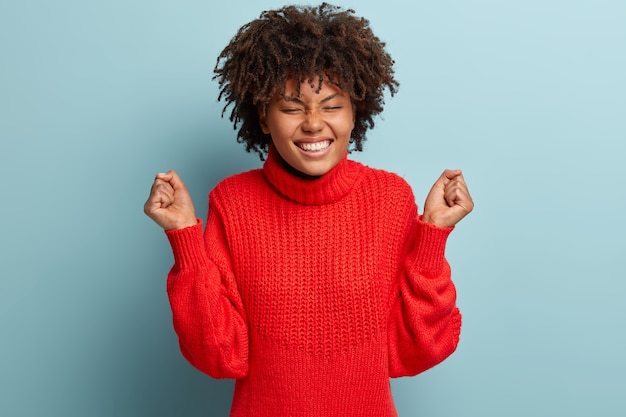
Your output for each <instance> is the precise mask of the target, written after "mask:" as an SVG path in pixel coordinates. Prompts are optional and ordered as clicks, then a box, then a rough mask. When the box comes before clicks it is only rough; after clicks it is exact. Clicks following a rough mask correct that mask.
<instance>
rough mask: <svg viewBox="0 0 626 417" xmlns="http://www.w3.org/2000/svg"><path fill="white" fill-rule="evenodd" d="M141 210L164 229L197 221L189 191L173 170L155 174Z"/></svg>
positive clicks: (186, 225) (176, 227) (180, 227)
mask: <svg viewBox="0 0 626 417" xmlns="http://www.w3.org/2000/svg"><path fill="white" fill-rule="evenodd" d="M143 211H144V213H146V215H147V216H148V217H150V218H151V219H152V220H154V222H155V223H156V224H158V225H159V226H161V227H162V228H163V229H165V230H172V229H183V228H185V227H189V226H194V225H196V224H197V223H198V220H197V218H196V214H195V210H194V208H193V202H192V201H191V196H190V195H189V191H187V187H185V184H184V183H183V181H182V180H181V179H180V177H179V176H178V174H176V172H175V171H168V172H166V173H161V174H157V175H156V178H155V179H154V183H153V184H152V188H151V189H150V196H149V197H148V200H147V201H146V204H144V206H143Z"/></svg>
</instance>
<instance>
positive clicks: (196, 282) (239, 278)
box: [167, 148, 461, 417]
mask: <svg viewBox="0 0 626 417" xmlns="http://www.w3.org/2000/svg"><path fill="white" fill-rule="evenodd" d="M451 230H452V229H451V228H447V229H442V228H438V227H435V226H433V225H429V224H426V223H424V222H422V221H420V219H419V218H418V215H417V207H416V205H415V202H414V198H413V194H412V192H411V189H410V187H409V186H408V184H407V183H406V182H405V181H404V180H402V179H401V178H400V177H398V176H397V175H395V174H391V173H388V172H385V171H381V170H375V169H372V168H369V167H366V166H364V165H361V164H359V163H357V162H354V161H352V160H349V159H347V158H344V159H343V160H342V161H341V162H340V163H339V164H338V165H337V166H336V167H335V168H333V170H331V171H330V172H329V173H327V174H326V175H324V176H323V177H321V178H319V179H316V180H308V179H303V178H300V177H298V176H296V175H294V174H293V173H291V172H290V170H289V169H287V167H285V166H284V163H283V162H282V160H281V159H280V157H279V156H278V155H277V153H276V151H275V150H274V149H273V148H272V149H271V150H270V154H269V156H268V159H267V161H266V163H265V165H264V166H263V169H258V170H253V171H249V172H245V173H242V174H238V175H235V176H232V177H229V178H227V179H225V180H224V181H222V182H221V183H220V184H218V186H217V187H216V188H215V189H214V190H213V191H212V192H211V194H210V197H209V214H208V217H207V224H206V229H205V232H204V234H203V232H202V225H201V224H200V223H199V224H198V225H196V226H194V227H189V228H186V229H182V230H174V231H169V232H167V235H168V238H169V239H170V242H171V245H172V248H173V252H174V259H175V263H174V266H173V268H172V270H171V272H170V274H169V277H168V294H169V297H170V302H171V306H172V311H173V319H174V328H175V330H176V332H177V334H178V336H179V340H180V346H181V351H182V353H183V355H184V356H185V357H186V358H187V359H188V360H189V361H190V362H191V363H192V364H193V365H194V366H195V367H196V368H198V369H199V370H201V371H203V372H205V373H207V374H209V375H211V376H213V377H216V378H236V379H237V382H236V385H235V394H234V398H233V405H232V410H231V416H233V417H242V416H245V417H255V416H264V417H279V416H289V417H296V416H311V417H317V416H319V417H329V416H342V417H347V416H367V417H371V416H377V417H385V416H395V415H396V411H395V408H394V405H393V399H392V396H391V390H390V385H389V378H390V377H398V376H405V375H416V374H418V373H420V372H422V371H424V370H426V369H428V368H430V367H432V366H434V365H436V364H438V363H439V362H441V361H442V360H444V359H445V358H446V357H448V356H449V355H450V354H451V353H452V352H453V351H454V350H455V349H456V346H457V343H458V340H459V333H460V328H461V316H460V313H459V311H458V309H457V308H456V306H455V299H456V293H455V288H454V285H453V283H452V281H451V279H450V269H449V267H448V263H447V262H446V260H445V258H444V249H445V243H446V239H447V237H448V235H449V233H450V231H451Z"/></svg>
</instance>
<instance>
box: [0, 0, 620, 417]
mask: <svg viewBox="0 0 626 417" xmlns="http://www.w3.org/2000/svg"><path fill="white" fill-rule="evenodd" d="M282 4H283V2H278V1H266V2H256V1H252V0H247V1H237V2H209V1H193V0H179V1H165V0H159V1H155V0H151V1H148V0H124V1H122V0H108V1H79V0H57V1H43V0H19V1H18V0H14V1H11V0H0V54H1V55H0V140H1V143H2V146H1V148H0V175H1V181H0V187H1V188H0V190H1V193H0V195H1V203H0V214H1V215H0V236H1V237H0V256H1V261H0V284H1V287H0V338H1V344H0V415H2V416H65V417H68V416H72V417H73V416H116V417H120V416H225V415H226V414H227V412H228V409H229V404H230V397H231V393H232V382H230V381H216V380H212V379H210V378H208V377H206V376H204V375H202V374H200V373H199V372H197V371H195V370H194V369H193V368H192V367H191V366H190V365H188V364H187V363H186V362H185V361H184V359H183V358H182V356H181V355H180V353H179V351H178V347H177V343H176V338H175V336H174V333H173V330H172V328H171V318H170V311H169V306H168V304H167V299H166V294H165V274H166V273H167V270H168V269H169V267H170V265H171V262H172V257H171V253H170V249H169V246H168V244H167V241H166V239H165V237H164V235H163V232H162V231H161V230H160V229H159V228H158V227H157V226H156V225H155V224H153V223H152V222H151V221H150V220H149V219H148V218H147V217H145V216H144V214H143V212H142V206H143V203H144V201H145V199H146V197H147V195H148V191H149V187H150V184H151V182H152V179H153V176H154V174H155V173H156V172H159V171H164V170H167V169H172V168H173V169H176V170H177V171H179V173H180V174H181V176H182V177H183V178H184V179H185V181H186V182H187V184H188V187H189V188H190V190H191V192H192V196H193V198H194V201H195V203H196V208H197V211H198V214H199V215H202V216H204V214H205V212H206V194H207V192H208V191H209V190H210V189H211V188H212V187H213V186H214V185H215V183H217V182H218V181H219V180H220V179H221V178H223V177H224V176H226V175H230V174H232V173H235V172H239V171H241V170H244V169H249V168H254V167H257V166H259V165H260V162H259V161H258V159H257V158H256V156H255V155H251V154H246V153H245V151H244V149H243V147H242V146H241V145H239V144H237V143H236V142H235V132H234V131H233V130H232V127H231V125H230V122H228V120H225V119H221V118H220V113H221V108H222V105H221V104H220V103H218V102H217V101H216V98H217V86H216V83H215V82H213V81H212V80H211V76H212V69H213V65H214V63H215V59H216V57H217V55H218V53H219V51H220V50H221V49H222V48H223V47H224V46H225V45H226V43H227V42H228V40H229V39H230V38H231V37H232V36H233V35H234V33H235V31H236V30H237V29H238V28H239V26H241V25H242V24H244V23H245V22H247V21H249V20H250V19H253V18H255V17H257V16H258V14H259V13H260V12H261V11H262V10H264V9H268V8H274V7H278V6H281V5H282ZM338 4H342V5H345V6H351V7H354V8H355V9H356V11H357V14H359V15H363V16H366V17H367V18H369V20H370V21H371V24H372V27H373V28H374V30H375V32H376V33H377V34H378V36H379V37H380V38H381V39H383V40H384V41H386V42H387V45H388V50H389V51H390V53H391V54H392V55H393V57H394V58H395V60H396V63H397V77H398V79H399V81H400V82H401V87H400V92H399V94H398V95H397V96H396V97H394V98H392V99H390V100H388V101H387V107H386V111H385V113H384V115H383V117H381V118H379V119H378V122H377V127H376V128H375V130H374V131H372V132H371V134H370V135H369V140H368V142H367V144H366V150H365V152H364V153H363V154H360V155H354V157H355V158H356V159H358V160H360V161H363V162H365V163H367V164H369V165H372V166H376V167H380V168H385V169H389V170H393V171H395V172H398V173H399V174H400V175H402V176H404V177H405V178H406V179H407V180H408V181H409V182H410V183H411V185H412V186H413V187H414V191H415V194H416V196H417V198H418V204H419V205H421V204H422V201H423V199H424V197H425V195H426V192H427V191H428V189H429V188H430V186H431V184H432V182H433V181H434V180H435V179H436V178H437V176H438V175H439V174H440V172H441V171H442V170H443V169H444V168H457V167H460V168H462V169H463V170H464V173H465V176H466V179H467V181H468V183H469V186H470V190H471V191H472V193H473V196H474V199H475V202H476V209H475V211H474V212H473V213H472V214H471V215H470V216H469V217H467V218H466V219H465V220H463V222H462V223H460V224H459V226H458V227H457V229H456V230H455V232H454V233H453V235H452V236H451V238H450V243H449V247H448V252H447V255H448V258H449V260H450V262H451V264H452V267H453V275H454V279H455V282H456V284H457V287H458V290H459V299H458V303H459V306H460V308H461V310H462V312H463V314H464V328H463V333H462V339H461V344H460V345H459V348H458V351H457V352H456V353H455V354H454V355H453V356H452V357H451V358H449V360H447V361H446V362H444V363H443V364H442V365H440V366H438V367H436V368H434V369H432V370H430V371H428V372H426V373H424V374H422V375H420V376H418V377H415V378H404V379H399V380H394V381H393V389H394V395H395V398H396V402H397V407H398V410H399V412H400V415H401V416H440V417H445V416H455V417H457V416H464V417H470V416H480V417H488V416H494V417H495V416H498V417H499V416H505V415H506V416H512V417H515V416H525V417H526V416H533V417H538V416H569V417H574V416H581V417H582V416H591V415H598V416H600V415H601V416H604V417H608V416H624V415H626V400H625V398H626V396H625V395H624V393H625V392H626V382H625V375H626V361H625V359H624V351H625V344H626V343H625V342H626V336H625V335H624V330H625V324H626V308H625V307H624V305H625V303H624V299H625V295H626V294H625V292H626V282H625V278H626V277H625V275H626V274H625V272H624V268H623V259H624V252H625V250H624V236H625V235H626V227H625V224H624V210H625V209H626V192H625V189H626V187H625V186H624V174H623V170H624V168H623V166H622V164H623V160H624V156H625V155H626V145H625V143H626V54H625V51H626V49H625V48H626V3H625V2H623V1H621V0H615V1H599V0H598V1H591V0H589V1H577V0H570V1H565V0H560V1H539V0H527V1H521V0H519V1H506V0H501V1H495V0H492V1H487V0H483V1H478V0H465V1H461V0H459V1H446V0H443V1H437V2H434V1H428V2H426V1H413V2H408V1H399V0H386V1H384V2H379V1H360V2H357V1H345V2H340V3H338Z"/></svg>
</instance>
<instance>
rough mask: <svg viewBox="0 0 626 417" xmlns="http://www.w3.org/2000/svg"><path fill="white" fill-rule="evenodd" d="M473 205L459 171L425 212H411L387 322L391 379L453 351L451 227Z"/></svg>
mask: <svg viewBox="0 0 626 417" xmlns="http://www.w3.org/2000/svg"><path fill="white" fill-rule="evenodd" d="M473 207H474V203H473V202H472V199H471V197H470V195H469V192H468V191H467V186H466V185H465V181H464V179H463V177H462V174H461V172H460V171H450V170H446V171H445V172H444V173H443V174H442V175H441V176H440V177H439V179H438V180H437V181H436V182H435V184H434V185H433V187H432V189H431V191H430V192H429V194H428V197H427V198H426V203H425V204H424V214H423V215H422V216H421V218H418V216H417V209H416V208H414V206H413V207H412V209H411V211H410V212H409V213H408V215H407V216H408V218H409V227H408V231H407V234H406V243H405V249H404V254H403V256H402V259H403V264H402V267H401V272H400V275H399V277H398V280H397V285H396V287H395V290H394V293H393V294H394V298H392V300H393V304H392V307H391V314H390V317H389V323H388V341H389V342H388V343H389V366H390V369H389V372H390V376H392V377H398V376H407V375H416V374H418V373H420V372H423V371H425V370H427V369H429V368H431V367H433V366H435V365H437V364H438V363H440V362H441V361H443V360H444V359H446V358H447V357H448V356H450V355H451V354H452V352H454V350H455V349H456V347H457V345H458V342H459V335H460V332H461V314H460V312H459V309H458V308H457V306H456V289H455V286H454V283H453V282H452V279H451V273H450V266H449V264H448V262H447V261H446V259H445V257H444V255H445V246H446V241H447V238H448V236H449V234H450V232H451V231H452V229H453V227H454V226H455V225H456V224H457V222H458V221H460V220H461V219H462V218H463V217H465V216H466V215H467V214H468V213H469V212H470V211H471V210H472V209H473Z"/></svg>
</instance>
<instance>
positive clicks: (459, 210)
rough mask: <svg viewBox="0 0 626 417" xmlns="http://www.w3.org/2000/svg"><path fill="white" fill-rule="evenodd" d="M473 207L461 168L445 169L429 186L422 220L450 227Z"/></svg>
mask: <svg viewBox="0 0 626 417" xmlns="http://www.w3.org/2000/svg"><path fill="white" fill-rule="evenodd" d="M473 209H474V202H473V201H472V197H471V196H470V194H469V191H468V190H467V185H466V184H465V179H464V178H463V173H462V172H461V170H449V169H447V170H445V171H444V172H443V174H441V176H440V177H439V178H438V179H437V181H436V182H435V184H434V185H433V188H431V190H430V192H429V193H428V196H427V197H426V202H425V203H424V214H423V216H422V220H423V221H425V222H427V223H432V224H434V225H436V226H439V227H452V226H454V225H456V224H457V223H458V222H459V221H460V220H461V219H462V218H463V217H465V216H467V215H468V214H469V212H470V211H472V210H473Z"/></svg>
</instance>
